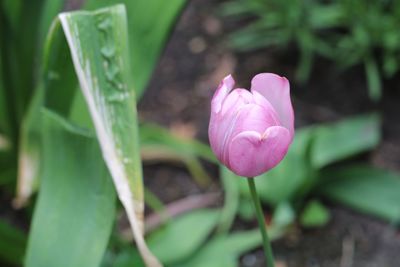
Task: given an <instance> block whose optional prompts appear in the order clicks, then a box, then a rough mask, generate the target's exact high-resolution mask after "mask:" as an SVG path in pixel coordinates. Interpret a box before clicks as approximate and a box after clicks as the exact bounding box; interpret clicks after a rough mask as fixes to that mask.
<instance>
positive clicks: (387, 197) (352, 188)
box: [318, 165, 400, 223]
mask: <svg viewBox="0 0 400 267" xmlns="http://www.w3.org/2000/svg"><path fill="white" fill-rule="evenodd" d="M321 177H322V178H323V180H322V181H321V185H320V187H319V188H318V192H320V193H321V194H322V195H323V196H325V197H327V198H329V199H332V200H335V201H337V202H340V203H343V204H346V205H348V206H350V207H352V208H354V209H356V210H358V211H360V212H363V213H367V214H371V215H375V216H377V217H380V218H382V219H384V220H387V221H389V222H392V223H399V222H400V205H399V203H400V174H397V173H394V172H390V171H387V170H382V169H377V168H374V167H371V166H363V165H355V166H354V165H353V166H349V167H342V168H335V169H328V170H325V171H324V172H323V173H322V174H321Z"/></svg>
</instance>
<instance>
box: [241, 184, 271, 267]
mask: <svg viewBox="0 0 400 267" xmlns="http://www.w3.org/2000/svg"><path fill="white" fill-rule="evenodd" d="M247 181H248V184H249V188H250V193H251V198H252V199H253V203H254V207H255V209H256V215H257V221H258V226H259V228H260V232H261V236H262V239H263V246H264V254H265V260H266V262H267V266H268V267H275V260H274V255H273V253H272V247H271V242H270V241H269V238H268V234H267V230H266V227H265V221H264V213H263V211H262V209H261V204H260V199H259V198H258V194H257V190H256V184H255V182H254V178H253V177H249V178H248V179H247Z"/></svg>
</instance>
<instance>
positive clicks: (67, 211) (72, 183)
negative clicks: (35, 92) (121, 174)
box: [25, 110, 115, 267]
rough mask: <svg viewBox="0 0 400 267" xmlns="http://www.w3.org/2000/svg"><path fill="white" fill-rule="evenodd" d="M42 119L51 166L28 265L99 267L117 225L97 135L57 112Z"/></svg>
mask: <svg viewBox="0 0 400 267" xmlns="http://www.w3.org/2000/svg"><path fill="white" fill-rule="evenodd" d="M42 119H43V120H42V122H43V123H42V127H43V128H42V131H43V150H42V152H43V153H42V155H43V162H45V164H43V169H42V175H41V183H40V194H39V198H38V200H37V203H36V207H35V212H34V216H33V221H32V225H31V231H30V236H29V241H28V249H27V254H26V260H25V266H26V267H36V266H71V267H72V266H86V267H90V266H93V267H97V266H98V265H99V263H100V261H101V258H102V256H103V253H104V251H105V249H106V246H107V244H108V239H109V236H110V233H111V229H112V225H113V222H114V216H115V192H114V189H113V187H112V180H111V178H110V176H109V173H108V171H107V168H106V166H105V164H104V161H103V159H102V157H101V153H100V149H99V146H98V143H97V141H96V139H95V138H94V136H92V135H91V134H89V133H88V132H87V131H85V130H82V129H80V128H76V127H74V126H72V125H71V124H69V123H68V122H67V121H66V120H64V119H63V118H61V117H60V116H58V115H56V114H55V113H53V112H51V111H47V110H44V111H43V116H42ZM44 237H45V238H44Z"/></svg>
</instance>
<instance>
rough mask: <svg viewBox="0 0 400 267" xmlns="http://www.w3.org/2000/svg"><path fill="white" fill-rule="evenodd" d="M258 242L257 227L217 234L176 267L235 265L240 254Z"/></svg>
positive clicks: (258, 243) (254, 246)
mask: <svg viewBox="0 0 400 267" xmlns="http://www.w3.org/2000/svg"><path fill="white" fill-rule="evenodd" d="M260 244H261V235H260V232H259V231H258V229H257V230H251V231H246V232H237V233H233V234H230V235H221V236H217V237H215V238H213V239H212V240H211V241H210V242H208V243H207V245H206V246H204V247H202V249H201V250H199V251H198V252H197V253H196V254H195V255H193V257H191V258H190V259H189V260H188V261H185V262H184V263H182V264H180V265H177V267H183V266H185V267H203V266H207V267H219V266H224V267H225V266H226V267H230V266H232V267H234V266H237V260H238V258H239V256H240V255H241V254H243V253H244V252H246V251H249V250H252V249H255V248H256V247H258V246H259V245H260Z"/></svg>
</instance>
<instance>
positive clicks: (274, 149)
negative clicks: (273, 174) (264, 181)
mask: <svg viewBox="0 0 400 267" xmlns="http://www.w3.org/2000/svg"><path fill="white" fill-rule="evenodd" d="M291 141H292V136H291V135H290V132H289V131H288V130H287V129H286V128H284V127H281V126H272V127H269V128H268V129H267V130H266V131H265V132H264V133H263V134H260V133H258V132H255V131H244V132H241V133H240V134H238V135H237V136H235V137H234V138H233V139H232V141H231V143H230V145H229V165H228V168H230V169H231V170H232V171H233V172H234V173H236V174H237V175H240V176H244V177H255V176H258V175H260V174H262V173H264V172H266V171H268V170H270V169H272V168H273V167H275V166H276V165H277V164H278V163H279V162H280V161H281V160H282V159H283V157H284V156H285V155H286V153H287V150H288V147H289V145H290V143H291Z"/></svg>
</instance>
